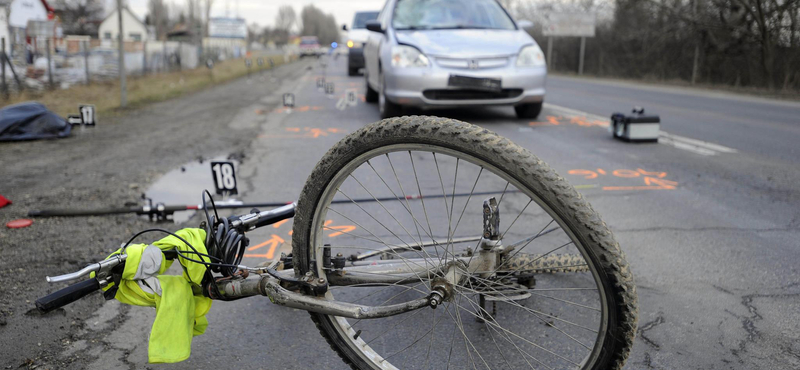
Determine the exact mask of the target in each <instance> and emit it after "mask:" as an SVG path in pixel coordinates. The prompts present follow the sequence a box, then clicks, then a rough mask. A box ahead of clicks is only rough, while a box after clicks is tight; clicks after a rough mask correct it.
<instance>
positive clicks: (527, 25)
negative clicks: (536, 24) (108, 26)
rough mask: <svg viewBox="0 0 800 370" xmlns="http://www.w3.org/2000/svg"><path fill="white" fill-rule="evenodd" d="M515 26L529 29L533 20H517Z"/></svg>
mask: <svg viewBox="0 0 800 370" xmlns="http://www.w3.org/2000/svg"><path fill="white" fill-rule="evenodd" d="M517 26H519V28H522V29H523V30H529V29H531V28H533V22H531V21H529V20H527V19H523V20H520V21H517Z"/></svg>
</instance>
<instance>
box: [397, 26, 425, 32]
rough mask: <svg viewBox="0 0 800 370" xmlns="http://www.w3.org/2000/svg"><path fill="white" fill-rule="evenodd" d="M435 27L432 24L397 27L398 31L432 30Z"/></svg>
mask: <svg viewBox="0 0 800 370" xmlns="http://www.w3.org/2000/svg"><path fill="white" fill-rule="evenodd" d="M430 29H433V28H431V27H430V26H408V27H402V28H395V30H397V31H411V30H430Z"/></svg>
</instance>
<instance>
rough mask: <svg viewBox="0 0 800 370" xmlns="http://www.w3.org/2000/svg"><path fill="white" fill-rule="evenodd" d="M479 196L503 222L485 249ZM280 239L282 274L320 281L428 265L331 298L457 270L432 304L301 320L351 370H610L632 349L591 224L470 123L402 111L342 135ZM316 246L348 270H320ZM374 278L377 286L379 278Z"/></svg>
mask: <svg viewBox="0 0 800 370" xmlns="http://www.w3.org/2000/svg"><path fill="white" fill-rule="evenodd" d="M490 198H493V201H494V202H496V204H497V209H499V211H498V213H497V216H499V215H500V214H502V217H500V218H499V219H500V220H501V221H502V222H500V225H499V228H497V235H499V238H497V239H499V243H498V244H497V245H496V246H495V247H492V248H494V249H490V248H488V247H486V245H485V244H481V242H477V243H476V240H479V239H480V238H481V235H482V233H483V232H484V227H483V224H484V209H485V207H484V206H483V204H485V203H486V202H489V199H490ZM484 201H486V202H484ZM292 244H293V255H294V261H295V263H294V266H295V269H296V270H297V271H296V272H297V273H300V274H304V273H306V272H307V271H311V272H313V273H314V274H315V275H316V276H319V277H321V278H330V277H334V276H332V275H331V274H334V273H335V274H340V275H345V276H347V272H348V269H353V271H355V270H356V269H357V268H358V269H360V270H359V271H360V272H363V271H365V270H363V266H365V265H375V266H379V265H381V264H387V265H388V266H390V265H391V264H399V265H405V266H407V267H409V268H408V269H405V270H407V271H412V270H415V267H418V266H420V264H423V265H424V266H434V267H435V268H433V269H432V270H431V273H430V274H423V275H420V274H416V275H414V276H411V277H410V278H408V279H406V278H402V279H396V280H397V282H390V283H374V281H376V280H365V281H364V283H362V284H350V285H347V286H332V287H331V289H330V290H329V291H328V292H327V293H326V298H327V299H331V300H333V299H335V300H337V301H344V302H351V303H357V304H363V305H370V306H380V305H389V304H396V303H402V302H407V301H411V300H414V299H417V298H420V297H422V296H426V295H429V294H430V293H431V289H432V285H433V284H434V281H435V280H437V279H438V281H440V282H441V281H442V279H444V278H445V277H447V274H448V271H456V272H457V274H458V276H459V278H458V279H455V280H454V281H451V282H452V284H449V283H448V292H449V293H448V296H447V299H446V300H445V302H443V303H442V304H441V305H440V306H439V308H438V309H435V310H434V309H430V308H423V309H419V310H416V311H412V312H406V313H403V314H400V315H397V316H392V317H387V318H381V319H371V320H353V319H345V318H342V317H334V316H328V315H321V314H313V313H312V314H311V317H312V319H313V320H314V322H315V323H316V325H317V326H318V328H319V329H320V332H321V333H322V335H323V336H324V337H325V338H326V339H327V340H328V342H329V343H330V344H331V346H332V348H333V349H334V350H335V351H336V352H337V353H338V354H339V355H340V356H341V357H342V359H343V360H344V361H345V362H346V363H348V364H350V365H351V366H352V367H353V368H358V369H392V368H430V369H445V368H453V369H463V368H489V369H492V368H532V369H563V368H569V369H575V368H579V369H620V368H622V366H623V364H624V362H625V359H626V358H627V356H628V354H629V352H630V348H631V345H632V342H633V338H634V334H635V328H636V320H637V306H636V289H635V286H634V283H633V276H632V275H631V273H630V270H629V267H628V264H627V262H626V261H625V258H624V255H623V253H622V251H621V250H620V248H619V245H618V244H617V242H616V241H615V240H614V237H613V235H612V234H611V232H610V231H609V230H608V229H607V227H606V225H605V223H604V222H603V221H602V220H601V219H600V218H599V217H598V216H597V214H596V213H595V212H594V211H593V210H592V208H591V206H590V205H589V204H588V203H587V202H585V201H584V200H583V199H582V197H581V195H580V194H579V193H577V192H576V191H575V190H574V188H572V187H571V186H570V185H569V184H568V183H567V182H566V181H565V180H564V179H563V178H561V177H559V176H558V175H557V174H555V172H554V171H553V170H551V169H550V168H549V167H548V166H547V165H546V164H545V163H544V162H542V161H541V160H539V159H538V158H536V157H535V156H533V155H532V154H531V153H530V152H528V151H527V150H525V149H523V148H521V147H519V146H517V145H515V144H513V143H512V142H510V141H508V140H507V139H504V138H502V137H500V136H498V135H496V134H494V133H492V132H490V131H488V130H485V129H482V128H480V127H477V126H473V125H470V124H467V123H464V122H459V121H455V120H449V119H441V118H432V117H401V118H393V119H387V120H383V121H380V122H377V123H374V124H371V125H368V126H366V127H364V128H362V129H361V130H359V131H357V132H355V133H353V134H351V135H348V136H347V137H346V138H344V139H343V140H342V141H340V142H339V143H338V144H336V145H335V146H334V147H333V148H332V149H331V150H330V151H328V153H327V154H326V155H325V156H324V157H323V158H322V159H321V160H320V162H319V163H318V164H317V166H316V167H315V169H314V171H313V172H312V174H311V175H310V176H309V178H308V180H307V182H306V184H305V187H304V189H303V192H302V193H301V195H300V199H299V202H298V209H297V213H296V216H295V220H294V230H293V236H292ZM501 244H502V247H500V245H501ZM398 246H399V247H398ZM403 246H406V247H403ZM509 247H513V249H511V250H507V249H508V248H509ZM326 248H330V251H331V253H332V254H333V255H334V256H337V255H341V256H342V257H345V258H348V259H349V260H350V262H348V263H347V265H346V266H345V267H344V268H343V269H340V270H337V271H335V272H334V271H333V270H332V269H331V268H330V267H329V266H326V265H325V263H323V262H322V261H324V260H325V249H326ZM504 248H505V249H504ZM374 250H380V251H381V253H370V251H374ZM478 255H480V256H481V257H480V258H482V259H481V261H482V262H483V263H482V265H481V267H477V265H476V264H473V262H472V261H473V260H478V258H476V257H475V256H478ZM487 256H490V257H491V258H489V257H487ZM487 261H488V262H487ZM356 265H358V266H362V267H357V266H356ZM412 265H413V266H412ZM486 266H489V267H488V268H487V267H486ZM416 270H418V269H416ZM379 271H380V272H379V273H377V274H381V275H382V276H380V278H381V279H378V280H377V281H390V280H391V277H392V274H393V273H392V272H391V271H386V270H385V269H383V270H379ZM329 275H330V276H329ZM353 275H354V274H353ZM361 276H364V275H363V273H362V274H361ZM387 278H388V279H387ZM328 280H329V281H331V279H328ZM369 281H373V282H372V283H370V282H369Z"/></svg>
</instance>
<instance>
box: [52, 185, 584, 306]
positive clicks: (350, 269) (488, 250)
mask: <svg viewBox="0 0 800 370" xmlns="http://www.w3.org/2000/svg"><path fill="white" fill-rule="evenodd" d="M294 209H295V204H294V203H291V204H288V205H285V206H283V207H279V208H276V209H273V210H270V211H264V212H254V213H250V214H247V215H243V216H238V217H234V218H232V219H231V225H232V226H233V227H237V228H240V230H242V232H244V231H249V230H253V229H255V228H258V227H262V226H265V225H269V224H272V223H274V222H277V221H279V220H280V219H285V218H288V217H292V216H293V215H294ZM484 210H485V212H484V214H485V219H484V230H483V233H482V235H481V236H479V237H466V238H456V239H450V240H448V242H447V243H445V244H446V245H454V244H459V243H471V242H475V241H477V245H476V246H475V251H474V252H473V250H472V249H471V248H467V249H466V253H463V254H459V255H456V254H455V253H454V252H446V255H445V256H442V257H441V259H440V260H436V261H435V262H432V261H429V260H428V259H425V258H411V259H408V258H401V259H400V260H395V259H381V260H378V261H365V260H366V259H367V258H369V257H375V256H381V257H385V256H388V257H393V256H398V255H399V254H398V253H400V252H408V251H419V250H422V249H423V248H425V247H431V246H439V245H442V244H440V243H438V242H436V241H430V242H425V243H418V244H408V245H387V246H385V247H383V248H379V249H377V250H375V251H370V252H366V253H362V254H360V255H354V256H351V257H350V262H349V264H348V262H346V259H345V258H344V257H342V256H340V255H339V256H337V257H336V258H335V260H334V259H331V257H330V249H327V250H326V251H325V253H324V257H323V261H320V263H321V265H322V266H321V267H322V268H323V270H324V271H325V273H324V276H325V277H322V276H323V274H320V277H315V274H314V273H313V272H312V271H309V272H307V273H306V274H305V276H301V277H296V276H294V271H293V270H286V271H276V270H275V269H274V267H276V265H277V263H278V261H275V262H273V263H272V264H271V265H270V267H260V268H249V267H246V266H239V269H240V270H242V271H246V272H247V273H245V274H241V275H236V276H233V277H229V278H224V279H220V280H217V281H216V282H215V283H214V284H210V285H208V286H205V287H204V290H205V291H203V294H204V295H206V296H208V297H210V298H212V299H216V300H232V299H238V298H244V297H250V296H256V295H262V296H266V297H268V298H269V299H270V301H271V302H273V303H275V304H279V305H282V306H287V307H292V308H297V309H302V310H305V311H309V312H316V313H320V314H325V315H334V316H340V317H346V318H352V319H373V318H383V317H389V316H394V315H398V314H401V313H405V312H409V311H413V310H417V309H420V308H423V307H431V308H436V307H437V306H438V305H439V304H441V303H442V302H444V301H447V300H449V299H450V298H451V297H452V296H453V292H454V287H456V286H459V285H460V284H462V283H463V282H464V281H465V280H466V279H467V276H469V275H474V276H479V277H481V278H489V277H491V276H493V275H510V274H526V273H535V272H536V271H535V270H536V268H535V267H534V266H532V265H533V264H534V263H535V262H536V261H538V260H541V259H543V258H545V257H546V255H529V254H525V253H519V252H520V251H519V250H517V251H516V252H515V253H513V254H511V253H510V252H512V251H514V250H515V249H517V248H518V247H520V246H522V247H524V245H527V243H530V242H531V241H532V240H534V239H536V238H538V237H541V236H543V235H546V234H548V233H550V232H552V231H554V230H556V229H558V227H554V228H551V229H549V230H543V231H542V232H540V233H538V234H536V235H534V236H532V237H529V238H526V239H523V240H520V241H517V242H515V243H513V244H511V245H509V246H503V245H502V241H501V240H500V235H499V234H498V231H497V230H498V225H497V224H496V220H497V219H498V217H497V212H498V211H497V207H496V203H494V198H490V199H489V200H486V201H484ZM163 253H164V254H165V255H168V258H170V259H172V258H179V256H178V254H177V252H176V251H174V250H170V251H164V252H163ZM126 258H127V256H126V255H125V254H120V255H116V256H113V257H111V258H109V259H107V260H104V261H101V262H98V263H94V264H92V265H89V266H87V267H85V268H83V269H81V270H79V271H77V272H74V273H70V274H65V275H61V276H55V277H47V281H48V282H62V281H72V280H77V279H80V278H82V277H84V276H87V275H89V274H90V273H95V274H96V276H95V277H94V278H93V279H90V280H87V281H84V282H83V283H81V284H84V285H86V286H83V287H79V288H72V290H73V291H72V292H71V291H69V290H70V288H67V289H64V290H63V291H64V292H62V293H59V292H57V293H54V296H52V297H50V296H49V297H46V298H45V299H43V301H42V302H39V301H37V306H39V307H40V309H42V310H50V309H53V308H55V307H58V306H60V305H63V304H67V303H69V302H71V301H74V300H75V299H78V298H80V297H81V296H83V295H85V294H88V293H90V292H91V291H92V290H96V289H99V287H102V286H106V285H107V284H109V283H110V281H111V273H112V270H113V269H114V268H115V267H116V266H118V265H120V264H123V263H125V260H126ZM582 266H586V265H585V262H584V264H582V265H575V266H559V267H558V268H559V269H561V270H562V271H578V270H581V269H582V268H584V267H582ZM250 272H254V273H256V274H259V277H257V278H247V275H249V273H250ZM326 278H327V280H326ZM417 281H427V282H429V284H430V294H428V295H427V296H426V297H421V298H417V299H414V300H411V301H408V302H404V303H399V304H392V305H386V306H365V305H358V304H353V303H346V302H338V301H336V300H332V299H330V295H327V296H326V294H325V293H326V292H327V291H328V287H329V286H364V287H374V286H382V285H387V284H410V283H415V282H417ZM89 283H91V284H89ZM76 285H80V284H76ZM212 286H213V288H215V289H212ZM76 289H77V290H79V291H74V290H76ZM40 303H41V304H40Z"/></svg>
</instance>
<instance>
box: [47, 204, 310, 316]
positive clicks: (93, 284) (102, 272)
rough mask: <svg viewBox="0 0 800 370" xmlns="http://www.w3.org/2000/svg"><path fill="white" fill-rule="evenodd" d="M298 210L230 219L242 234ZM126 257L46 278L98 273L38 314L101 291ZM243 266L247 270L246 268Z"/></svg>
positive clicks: (170, 254) (171, 254) (51, 298)
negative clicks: (114, 269) (113, 270)
mask: <svg viewBox="0 0 800 370" xmlns="http://www.w3.org/2000/svg"><path fill="white" fill-rule="evenodd" d="M296 207H297V204H296V203H290V204H287V205H284V206H282V207H278V208H275V209H272V210H269V211H263V212H257V211H254V212H251V213H249V214H246V215H242V216H233V217H230V218H229V220H230V222H231V226H232V227H234V228H236V229H238V230H239V231H240V232H245V231H250V230H253V229H256V228H259V227H263V226H267V225H271V224H274V223H276V222H278V221H281V220H285V219H287V218H292V217H294V213H295V208H296ZM163 253H164V255H165V256H166V258H167V259H174V258H176V257H177V255H178V254H177V251H175V250H167V251H163ZM127 258H128V255H127V254H118V255H114V256H111V257H109V258H108V259H106V260H103V261H100V262H96V263H93V264H91V265H88V266H86V267H84V268H82V269H80V270H78V271H76V272H72V273H69V274H64V275H58V276H52V277H51V276H47V277H46V279H47V282H48V283H59V282H66V281H73V280H77V279H80V278H83V277H85V276H89V275H90V274H91V273H95V276H94V277H93V278H91V279H89V280H85V281H82V282H79V283H76V284H73V285H70V286H68V287H66V288H64V289H61V290H59V291H56V292H54V293H52V294H49V295H47V296H46V297H42V298H40V299H38V300H36V308H38V309H39V311H41V312H43V313H46V312H49V311H52V310H54V309H56V308H59V307H62V306H64V305H67V304H69V303H72V302H75V301H77V300H78V299H80V298H83V297H85V296H86V295H87V294H89V293H91V292H94V291H96V290H99V289H100V288H101V287H103V286H105V285H107V284H108V280H109V277H110V276H111V270H112V269H113V268H114V267H116V266H119V265H120V264H124V263H125V260H126V259H127ZM241 267H244V268H246V267H245V266H241Z"/></svg>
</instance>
